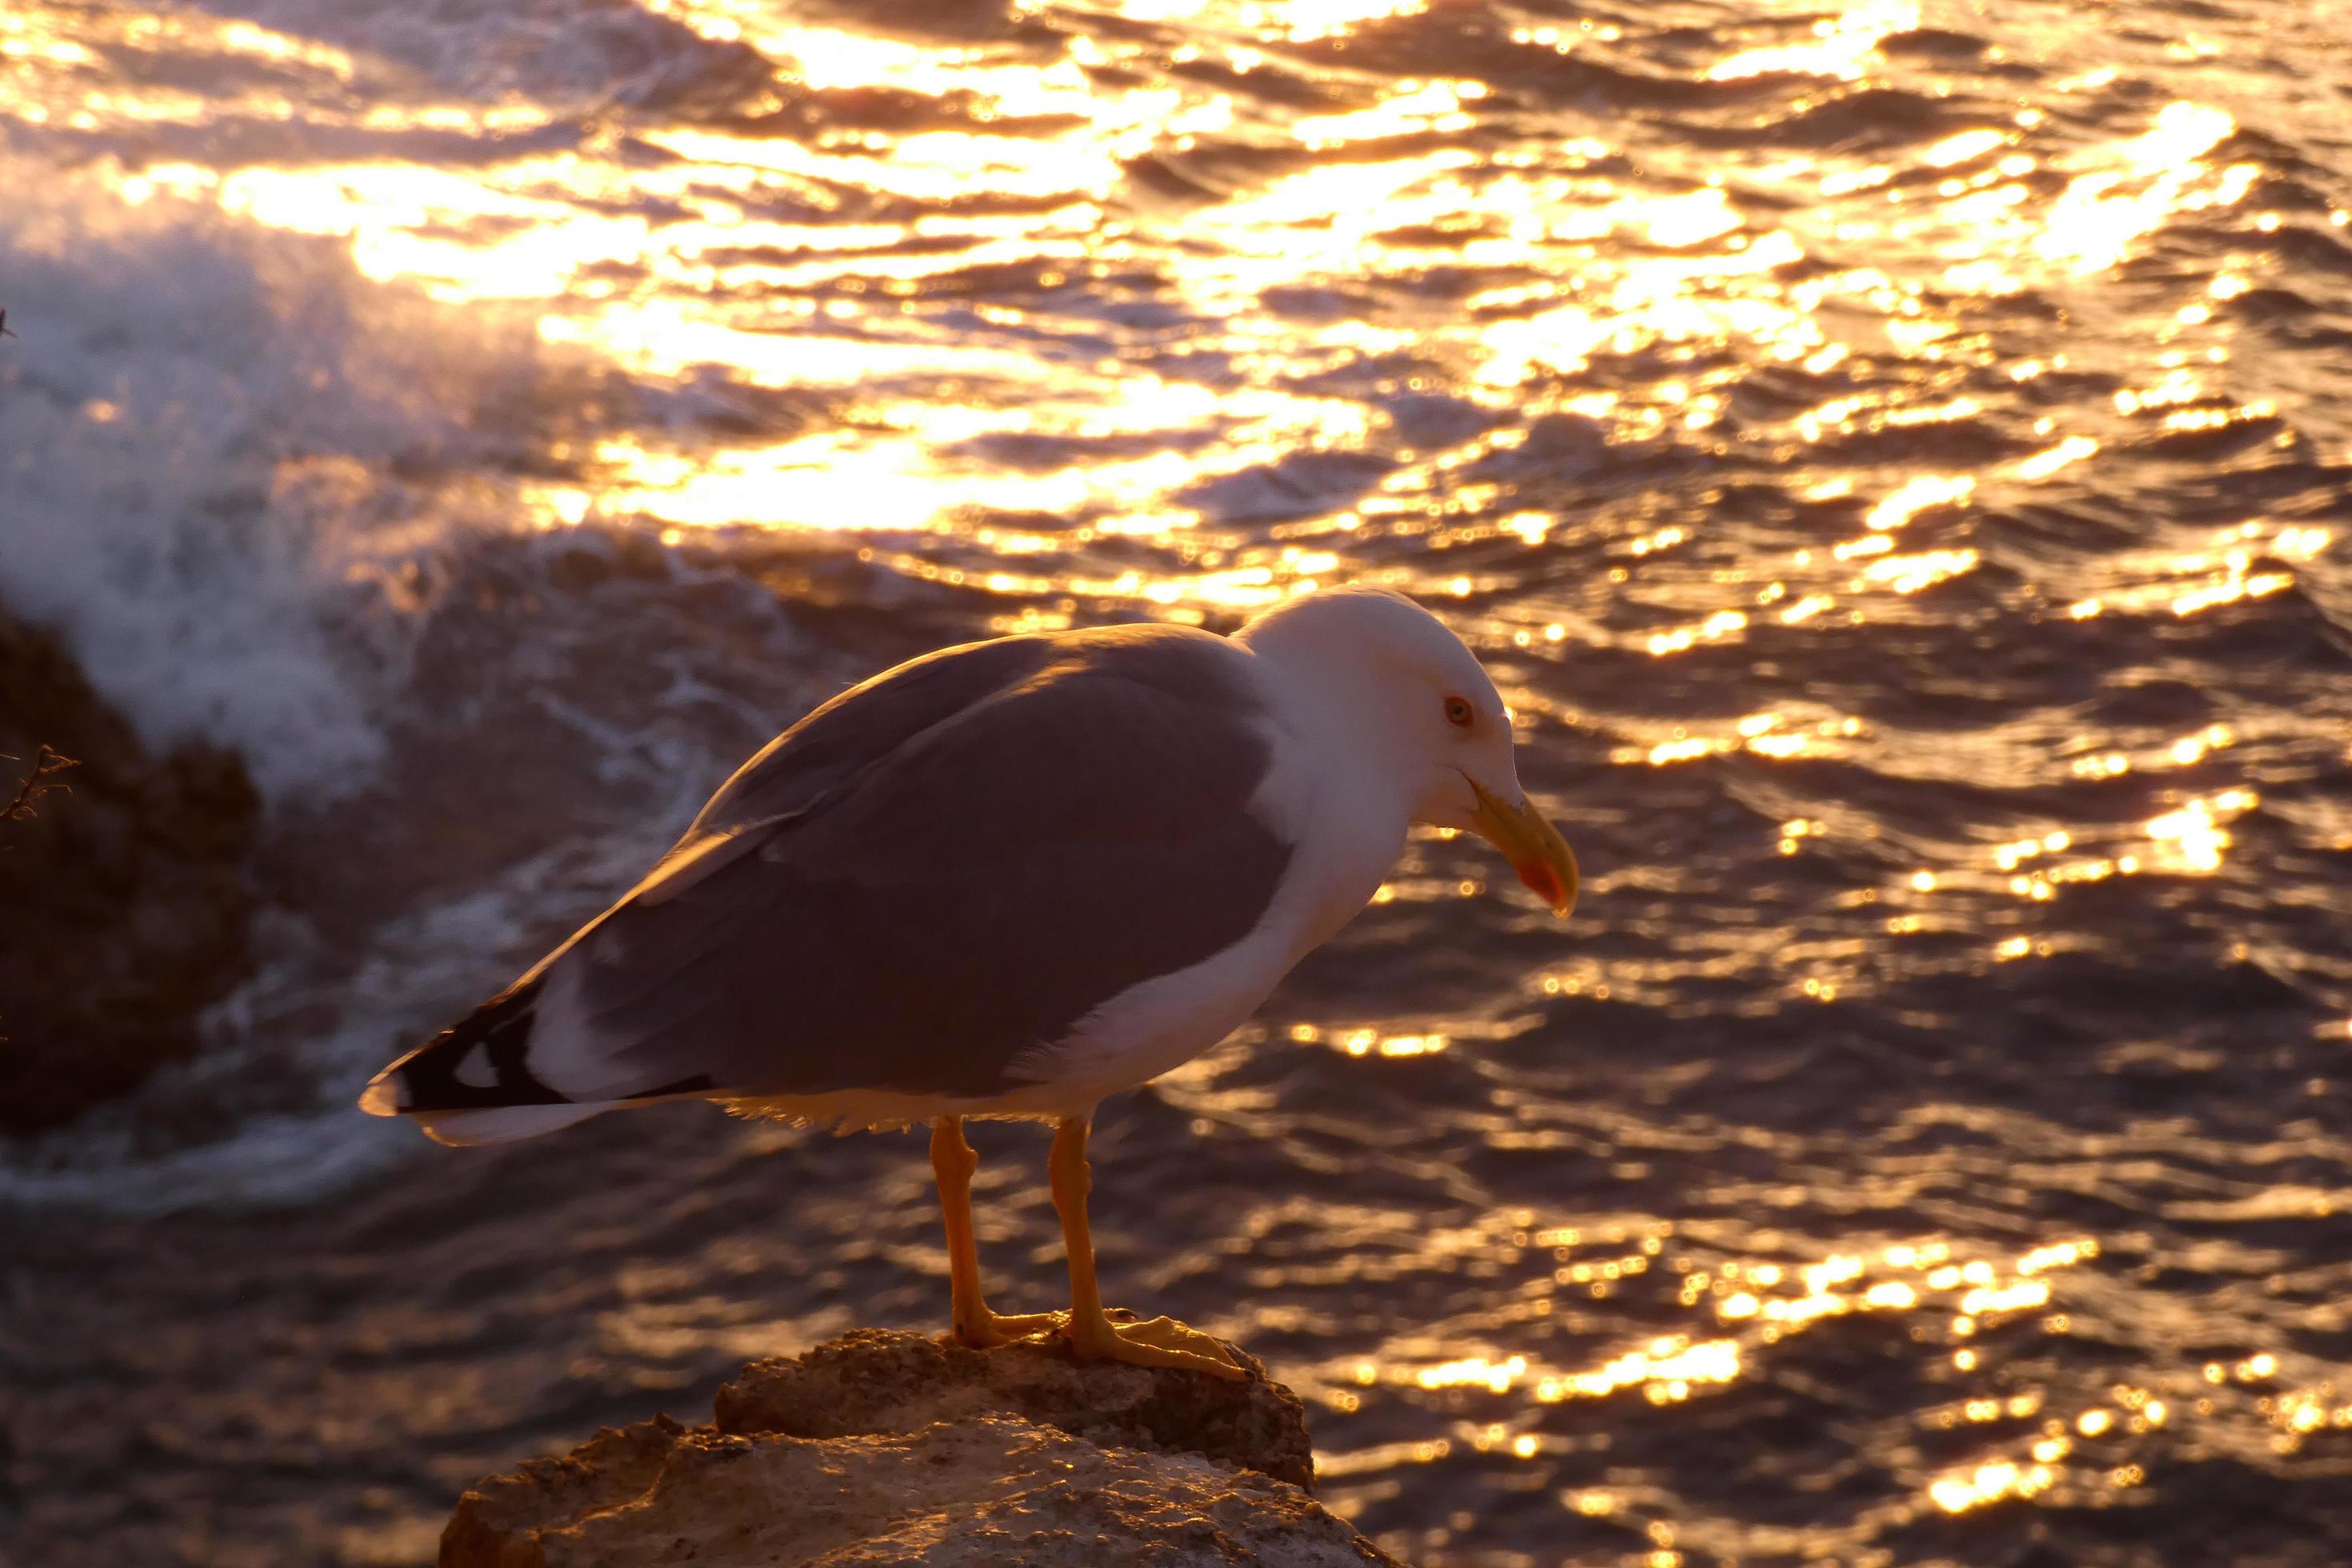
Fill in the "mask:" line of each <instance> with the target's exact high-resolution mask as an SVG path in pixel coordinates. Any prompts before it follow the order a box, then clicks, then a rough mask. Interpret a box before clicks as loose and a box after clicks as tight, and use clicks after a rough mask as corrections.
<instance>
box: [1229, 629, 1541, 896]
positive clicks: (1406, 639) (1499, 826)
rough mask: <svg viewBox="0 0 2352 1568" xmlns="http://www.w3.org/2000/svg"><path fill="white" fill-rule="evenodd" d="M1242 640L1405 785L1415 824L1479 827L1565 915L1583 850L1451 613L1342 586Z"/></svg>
mask: <svg viewBox="0 0 2352 1568" xmlns="http://www.w3.org/2000/svg"><path fill="white" fill-rule="evenodd" d="M1236 639H1237V640H1239V641H1240V642H1242V643H1244V645H1246V646H1247V647H1249V648H1250V650H1251V651H1252V652H1254V653H1255V654H1256V655H1258V656H1259V657H1260V658H1264V659H1265V660H1266V661H1268V662H1269V663H1271V664H1273V665H1275V666H1276V667H1277V668H1280V669H1281V671H1282V673H1283V675H1284V676H1285V677H1286V681H1287V683H1288V684H1289V685H1290V686H1291V688H1292V689H1293V690H1297V691H1302V692H1305V693H1307V694H1311V698H1312V700H1313V701H1314V704H1315V707H1316V708H1317V710H1318V721H1319V723H1320V725H1321V727H1323V728H1325V729H1327V730H1328V731H1334V732H1335V738H1340V739H1343V740H1344V742H1345V743H1346V745H1347V748H1348V751H1349V752H1350V753H1351V755H1352V756H1353V758H1354V759H1355V760H1356V762H1357V763H1358V765H1360V766H1364V767H1369V768H1372V769H1376V770H1377V771H1378V772H1379V773H1381V775H1382V776H1383V777H1385V778H1387V779H1388V780H1390V781H1391V782H1393V783H1394V784H1396V785H1397V786H1399V788H1400V789H1401V790H1402V795H1403V797H1404V802H1405V805H1406V807H1407V809H1408V811H1409V812H1410V814H1411V816H1412V820H1413V821H1415V822H1421V823H1426V824H1428V825H1430V826H1433V827H1446V828H1454V829H1456V830H1458V831H1461V832H1465V833H1475V834H1476V835H1478V836H1479V837H1482V838H1484V839H1486V841H1487V842H1488V843H1490V844H1492V845H1494V846H1495V847H1496V848H1497V849H1499V850H1501V851H1502V852H1503V854H1504V856H1505V857H1506V858H1508V859H1509V861H1510V862H1511V868H1512V869H1513V870H1515V871H1517V873H1518V875H1519V880H1520V881H1521V882H1524V883H1525V884H1527V886H1528V888H1529V889H1531V890H1533V891H1534V892H1535V894H1536V895H1537V896H1538V898H1540V899H1542V900H1544V901H1545V902H1546V903H1548V904H1549V905H1550V906H1551V907H1552V910H1553V911H1554V912H1555V913H1558V914H1563V915H1564V914H1566V913H1568V912H1569V910H1570V909H1572V908H1573V907H1574V906H1575V903H1576V885H1577V875H1576V857H1575V855H1574V854H1573V853H1572V852H1570V849H1569V847H1568V845H1567V842H1566V841H1565V840H1563V839H1562V838H1561V837H1560V836H1559V830H1558V829H1556V828H1554V827H1553V826H1552V825H1551V824H1550V823H1549V822H1548V821H1546V820H1545V819H1544V817H1543V816H1542V814H1541V813H1539V812H1538V811H1537V810H1536V808H1535V806H1534V805H1532V804H1531V803H1530V802H1529V801H1528V796H1527V792H1526V791H1525V790H1523V789H1521V788H1520V787H1519V773H1518V765H1517V753H1516V751H1515V748H1514V746H1513V744H1512V740H1511V715H1510V710H1508V709H1507V708H1506V707H1505V706H1504V705H1503V699H1502V696H1501V694H1500V693H1498V692H1497V691H1496V689H1495V683H1494V682H1493V681H1492V680H1490V679H1487V677H1486V671H1485V670H1484V669H1481V668H1479V667H1478V660H1477V658H1476V657H1475V655H1473V654H1472V653H1471V651H1470V650H1469V649H1468V648H1467V647H1464V646H1463V643H1462V639H1461V638H1460V637H1455V636H1454V633H1453V632H1452V631H1451V630H1449V629H1447V627H1446V625H1445V623H1444V622H1443V621H1441V620H1439V619H1438V618H1437V617H1436V616H1433V615H1431V614H1430V613H1429V612H1428V611H1427V610H1424V609H1423V608H1422V607H1421V606H1420V605H1416V604H1414V603H1413V602H1412V600H1411V599H1408V598H1406V597H1405V596H1404V595H1402V594H1392V593H1390V592H1388V591H1386V590H1384V589H1378V588H1335V589H1328V590H1325V591H1323V592H1320V593H1315V594H1308V595H1302V596H1301V597H1298V598H1295V599H1291V600H1288V601H1286V603H1284V604H1283V605H1279V606H1277V607H1276V608H1275V609H1273V610H1270V611H1268V612H1266V613H1265V615H1263V616H1259V617H1258V618H1257V619H1255V620H1254V621H1252V622H1251V623H1250V624H1249V625H1248V626H1244V628H1243V629H1242V630H1241V631H1240V632H1239V633H1237V634H1236Z"/></svg>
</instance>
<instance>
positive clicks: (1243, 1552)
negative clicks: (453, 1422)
mask: <svg viewBox="0 0 2352 1568" xmlns="http://www.w3.org/2000/svg"><path fill="white" fill-rule="evenodd" d="M1241 1360H1242V1361H1243V1362H1244V1364H1246V1365H1247V1366H1248V1367H1249V1368H1250V1369H1251V1371H1252V1372H1253V1373H1255V1376H1253V1377H1252V1378H1251V1380H1250V1381H1249V1382H1247V1383H1225V1382H1221V1381H1218V1380H1216V1379H1213V1378H1209V1377H1204V1376H1202V1375H1201V1374H1200V1373H1185V1372H1171V1371H1164V1370H1160V1369H1158V1368H1147V1367H1135V1366H1123V1365H1113V1364H1107V1363H1084V1362H1079V1361H1076V1360H1075V1359H1073V1357H1072V1356H1071V1354H1070V1352H1069V1349H1068V1347H1067V1346H1066V1345H1065V1344H1063V1343H1061V1342H1058V1341H1057V1342H1053V1343H1050V1344H1048V1343H1045V1342H1027V1341H1024V1342H1022V1343H1019V1344H1014V1345H1007V1346H1005V1347H1004V1348H1003V1349H1001V1350H993V1351H972V1350H965V1349H963V1348H961V1347H960V1346H955V1345H949V1344H941V1343H940V1342H936V1341H933V1340H928V1339H925V1338H922V1337H921V1336H919V1335H917V1334H910V1333H905V1332H900V1331H890V1330H881V1329H860V1330H858V1331H856V1332H853V1333H849V1334H846V1335H844V1336H843V1337H842V1338H840V1339H837V1340H835V1341H833V1342H830V1343H827V1344H823V1345H820V1346H818V1347H817V1348H816V1349H814V1350H813V1351H810V1352H808V1353H807V1354H805V1355H803V1356H801V1357H799V1358H797V1359H795V1360H792V1361H781V1360H779V1361H763V1362H755V1363H752V1364H751V1365H750V1366H747V1367H745V1368H744V1369H743V1371H742V1373H741V1375H740V1377H739V1378H738V1379H737V1381H735V1382H733V1383H730V1384H727V1385H726V1386H725V1387H724V1388H721V1389H720V1390H719V1401H718V1410H717V1419H716V1421H715V1422H714V1423H713V1424H712V1425H710V1426H692V1427H688V1426H679V1425H678V1424H677V1422H675V1421H672V1420H670V1419H669V1418H668V1417H667V1416H656V1417H655V1418H654V1419H653V1420H651V1421H640V1422H638V1423H637V1424H635V1426H625V1427H622V1428H620V1429H619V1430H617V1431H616V1430H613V1429H611V1428H607V1429H605V1430H604V1431H602V1432H599V1433H597V1434H596V1436H593V1437H592V1438H590V1439H589V1440H588V1441H587V1442H585V1443H583V1444H582V1445H581V1446H580V1447H577V1448H574V1449H573V1450H572V1452H571V1453H569V1454H567V1455H565V1456H564V1457H563V1458H560V1459H535V1460H532V1461H531V1462H530V1463H529V1464H526V1465H524V1466H523V1467H522V1468H520V1469H519V1470H516V1471H513V1472H512V1473H510V1474H507V1475H500V1476H491V1477H488V1479H484V1480H482V1481H479V1482H478V1483H477V1484H476V1485H475V1487H474V1489H472V1490H471V1491H468V1492H467V1494H466V1495H465V1497H464V1498H463V1499H462V1500H460V1501H459V1502H458V1504H457V1513H456V1514H455V1515H454V1516H453V1517H452V1518H451V1519H450V1521H449V1525H448V1528H447V1529H446V1531H443V1532H442V1536H441V1563H442V1568H623V1565H624V1564H626V1565H628V1568H653V1565H655V1564H667V1563H693V1564H695V1565H696V1568H750V1565H751V1564H754V1563H756V1564H760V1565H761V1568H786V1565H796V1564H803V1563H805V1564H823V1565H824V1568H851V1565H853V1564H855V1565H858V1568H880V1565H882V1564H885V1563H923V1564H928V1565H952V1568H983V1565H985V1568H1004V1565H1008V1564H1022V1565H1034V1568H1082V1565H1083V1568H1101V1565H1106V1564H1124V1563H1150V1564H1152V1565H1154V1568H1212V1565H1215V1568H1223V1565H1225V1564H1229V1563H1265V1564H1270V1565H1274V1568H1361V1565H1363V1564H1367V1563H1373V1564H1378V1563H1389V1564H1394V1563H1395V1559H1393V1558H1391V1557H1390V1556H1388V1555H1387V1554H1386V1553H1385V1552H1381V1551H1380V1550H1379V1549H1378V1548H1377V1547H1375V1546H1373V1545H1372V1544H1371V1543H1370V1542H1368V1541H1366V1540H1365V1539H1364V1538H1363V1537H1362V1536H1360V1535H1358V1534H1357V1533H1356V1532H1355V1531H1353V1530H1351V1529H1349V1526H1348V1525H1347V1524H1346V1523H1345V1522H1343V1521H1340V1520H1339V1519H1338V1518H1337V1517H1335V1516H1334V1515H1332V1514H1331V1513H1329V1512H1328V1511H1326V1510H1325V1509H1324V1508H1323V1506H1322V1505H1321V1504H1320V1503H1318V1502H1317V1501H1316V1500H1314V1499H1313V1498H1312V1497H1310V1496H1308V1495H1307V1488H1309V1487H1310V1486H1311V1485H1312V1484H1313V1462H1312V1458H1311V1455H1310V1451H1309V1449H1308V1446H1307V1419H1306V1412H1305V1410H1304V1408H1303V1407H1302V1406H1301V1405H1299V1402H1298V1398H1297V1395H1296V1394H1292V1393H1291V1392H1290V1391H1289V1390H1288V1389H1286V1388H1285V1387H1283V1386H1282V1385H1281V1384H1276V1383H1272V1382H1269V1381H1267V1380H1266V1378H1265V1369H1264V1368H1263V1367H1261V1366H1259V1365H1258V1363H1255V1361H1252V1360H1250V1358H1249V1357H1247V1356H1245V1355H1244V1356H1242V1357H1241Z"/></svg>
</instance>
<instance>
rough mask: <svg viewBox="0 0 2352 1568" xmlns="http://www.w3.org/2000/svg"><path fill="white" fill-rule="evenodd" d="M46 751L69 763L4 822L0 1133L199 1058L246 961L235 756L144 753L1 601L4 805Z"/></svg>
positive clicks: (242, 778)
mask: <svg viewBox="0 0 2352 1568" xmlns="http://www.w3.org/2000/svg"><path fill="white" fill-rule="evenodd" d="M44 745H47V746H50V747H53V748H55V749H56V750H57V751H58V752H63V753H64V754H65V755H67V756H69V757H73V758H75V759H77V760H78V762H79V766H76V767H74V768H72V769H70V770H68V771H67V772H65V773H61V774H59V775H58V782H59V783H60V784H62V785H63V786H64V787H63V788H62V789H59V790H55V791H52V792H50V793H48V794H47V795H44V796H42V797H41V799H40V800H39V801H38V802H37V805H36V809H35V813H34V815H33V816H30V817H28V818H25V819H20V820H17V821H13V822H5V823H0V1133H26V1132H35V1131H41V1130H43V1129H45V1128H49V1127H55V1126H58V1125H59V1124H61V1123H63V1122H66V1121H70V1120H72V1119H73V1118H74V1117H75V1116H78V1115H79V1114H80V1113H81V1112H82V1111H84V1110H89V1108H90V1107H91V1106H93V1105H97V1104H99V1103H100V1102H102V1101H105V1100H112V1099H115V1098H117V1097H118V1096H121V1095H122V1094H125V1093H128V1092H129V1091H130V1090H131V1089H135V1088H137V1087H138V1085H139V1084H140V1082H141V1081H142V1079H145V1078H146V1077H147V1075H148V1074H149V1073H151V1072H152V1071H153V1070H154V1069H155V1068H158V1067H160V1066H162V1065H163V1064H164V1063H165V1062H169V1061H174V1060H177V1059H179V1058H184V1057H186V1056H188V1055H189V1054H191V1053H192V1052H194V1049H195V1047H196V1043H197V1035H196V1019H197V1016H198V1015H199V1014H200V1013H202V1012H203V1010H204V1009H205V1007H207V1006H209V1005H212V1004H213V1003H215V1002H216V1001H218V1000H219V999H220V998H221V997H223V996H225V995H226V994H228V992H229V990H230V989H231V987H233V986H234V985H236V983H237V982H238V981H239V980H241V979H242V978H243V977H244V976H245V974H246V973H247V971H248V970H249V968H250V967H251V955H250V952H249V951H248V949H247V940H246V937H247V924H248V922H249V921H250V918H251V915H252V912H253V897H252V893H251V891H250V890H249V889H248V888H247V884H246V878H245V867H246V864H247V858H248V856H249V854H250V851H251V849H252V846H253V841H254V836H255V832H256V829H257V826H258V824H259V818H260V800H259V797H258V796H257V795H256V794H255V793H254V788H253V784H252V783H251V781H250V780H249V779H248V778H247V776H246V772H245V767H244V764H243V763H241V762H239V761H238V759H237V758H236V755H235V754H234V753H232V752H226V751H223V750H220V749H218V748H215V747H211V746H203V745H190V746H182V747H180V748H178V749H176V750H174V751H173V752H170V753H169V754H168V755H166V756H163V757H161V758H157V757H153V756H152V755H150V754H149V752H147V749H146V748H145V747H144V746H142V744H141V743H140V741H139V738H138V737H137V736H136V735H135V734H133V733H132V732H131V726H130V725H129V724H128V723H127V722H126V721H124V720H123V718H122V717H121V715H120V714H118V713H116V712H115V711H114V710H112V709H110V708H109V707H108V706H106V704H105V703H104V702H103V701H102V700H100V698H99V696H98V694H97V693H96V692H94V691H92V690H91V689H90V687H89V681H88V680H86V679H83V677H82V673H81V670H80V668H79V667H78V666H77V665H76V664H75V663H74V661H73V658H72V657H71V656H70V655H69V654H68V653H67V651H66V649H65V647H64V646H63V645H62V644H61V643H60V642H59V641H58V638H57V637H56V636H54V635H53V634H51V633H49V632H47V631H44V630H42V629H40V628H38V627H36V626H27V625H26V624H25V623H24V622H21V621H18V620H16V619H15V618H13V617H12V616H9V615H8V614H7V612H6V611H5V610H0V756H5V757H12V758H14V759H16V760H15V761H11V762H0V805H5V804H6V802H7V800H8V798H9V797H11V796H13V795H15V794H16V785H17V783H18V782H19V780H21V779H22V778H23V777H24V775H25V773H26V772H27V771H29V770H30V768H31V767H32V765H33V760H34V758H35V757H36V756H37V755H38V753H39V751H40V748H41V747H42V746H44Z"/></svg>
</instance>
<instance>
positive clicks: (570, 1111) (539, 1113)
mask: <svg viewBox="0 0 2352 1568" xmlns="http://www.w3.org/2000/svg"><path fill="white" fill-rule="evenodd" d="M622 1109H623V1105H622V1104H620V1103H616V1102H614V1101H612V1100H602V1101H598V1102H596V1103H593V1104H589V1105H501V1106H496V1107H493V1108H491V1109H489V1110H424V1111H417V1110H412V1111H410V1112H408V1114H409V1115H410V1116H411V1117H413V1118H415V1121H416V1122H417V1124H418V1125H419V1126H421V1127H423V1128H424V1129H425V1136H426V1137H428V1138H430V1139H432V1140H433V1141H434V1142H436V1143H453V1144H457V1145H459V1146H464V1145H467V1144H473V1143H511V1142H514V1141H515V1140H516V1139H518V1138H534V1137H537V1136H538V1135H539V1134H540V1133H541V1132H552V1131H555V1130H556V1129H557V1128H559V1127H569V1126H571V1125H572V1123H573V1122H575V1121H587V1120H588V1119H589V1118H590V1117H592V1116H601V1115H603V1114H604V1112H605V1111H607V1110H622Z"/></svg>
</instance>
